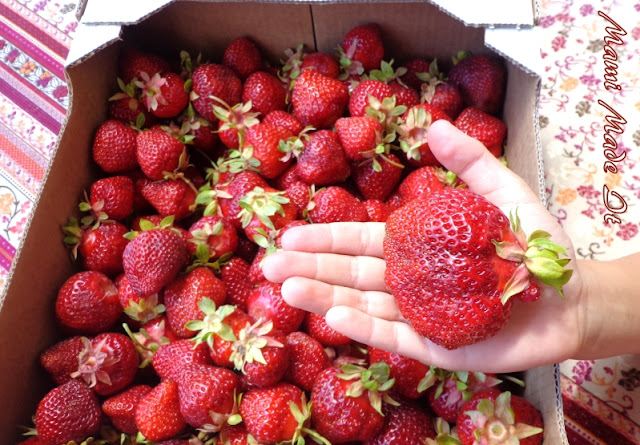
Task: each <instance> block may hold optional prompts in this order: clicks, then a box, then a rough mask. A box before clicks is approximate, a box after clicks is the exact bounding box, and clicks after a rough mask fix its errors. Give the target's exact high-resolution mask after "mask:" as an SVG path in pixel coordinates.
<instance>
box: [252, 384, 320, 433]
mask: <svg viewBox="0 0 640 445" xmlns="http://www.w3.org/2000/svg"><path fill="white" fill-rule="evenodd" d="M240 414H241V415H242V420H243V422H244V424H245V425H246V428H247V432H248V433H249V434H251V435H252V436H253V437H254V438H255V439H256V440H258V441H260V442H263V443H283V442H291V443H297V442H298V441H300V440H302V441H304V438H303V437H304V436H306V435H307V434H308V433H309V432H311V434H312V435H313V434H314V432H312V431H310V430H309V429H308V427H307V425H306V424H308V423H309V417H310V413H309V406H308V404H307V400H306V396H305V395H304V393H303V392H302V390H301V389H300V388H298V387H297V386H294V385H292V384H290V383H279V384H277V385H275V386H271V387H269V388H254V389H250V390H249V391H247V392H246V393H245V394H244V395H243V396H242V401H241V403H240ZM315 434H316V435H317V433H315Z"/></svg>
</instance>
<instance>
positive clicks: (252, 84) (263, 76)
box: [242, 71, 287, 116]
mask: <svg viewBox="0 0 640 445" xmlns="http://www.w3.org/2000/svg"><path fill="white" fill-rule="evenodd" d="M242 101H243V102H245V103H247V102H249V101H251V104H252V108H253V110H255V111H257V112H259V113H260V114H262V115H263V116H266V115H267V114H269V113H270V112H271V111H275V110H284V109H285V108H286V107H287V91H286V90H285V88H284V85H283V84H282V82H281V81H280V79H278V78H277V77H276V76H273V75H271V74H269V73H267V72H266V71H256V72H254V73H253V74H251V75H250V76H249V77H247V80H245V82H244V85H243V87H242Z"/></svg>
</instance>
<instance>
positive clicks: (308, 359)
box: [284, 331, 331, 391]
mask: <svg viewBox="0 0 640 445" xmlns="http://www.w3.org/2000/svg"><path fill="white" fill-rule="evenodd" d="M286 345H287V348H288V349H289V367H288V368H287V372H286V374H285V376H284V379H285V380H287V381H288V382H291V383H293V384H295V385H297V386H299V387H300V388H302V389H304V390H305V391H311V388H313V382H315V380H316V378H317V377H318V374H319V373H320V372H321V371H322V370H323V369H325V368H328V367H329V366H331V361H330V360H329V356H328V355H327V353H326V351H325V350H324V348H323V347H322V344H321V343H320V342H319V341H318V340H316V339H315V338H313V337H311V336H310V335H308V334H305V333H304V332H300V331H296V332H292V333H290V334H289V335H287V338H286Z"/></svg>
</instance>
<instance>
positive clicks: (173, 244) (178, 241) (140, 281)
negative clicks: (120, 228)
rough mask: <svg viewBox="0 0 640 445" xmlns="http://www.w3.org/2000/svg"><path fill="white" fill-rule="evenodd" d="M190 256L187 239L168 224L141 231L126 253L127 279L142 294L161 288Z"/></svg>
mask: <svg viewBox="0 0 640 445" xmlns="http://www.w3.org/2000/svg"><path fill="white" fill-rule="evenodd" d="M188 258H189V253H188V250H187V245H186V241H185V240H184V239H183V238H182V237H181V236H180V235H178V234H177V233H176V232H174V231H173V230H171V229H168V228H167V229H152V230H147V231H143V232H141V233H140V234H138V235H137V236H136V237H135V238H134V239H133V240H132V241H130V242H129V244H127V247H126V249H125V250H124V253H123V255H122V261H123V265H124V272H125V273H126V274H127V279H128V280H129V283H130V284H131V287H132V288H133V291H134V292H135V293H137V294H138V295H140V296H142V297H145V296H147V295H151V294H155V293H157V292H159V291H160V290H161V289H162V288H163V287H164V286H166V285H167V284H169V283H170V282H171V281H173V279H174V278H175V277H176V275H177V274H178V272H180V270H181V269H182V267H183V266H184V265H185V263H186V261H187V259H188Z"/></svg>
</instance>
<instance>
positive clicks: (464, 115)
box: [454, 108, 507, 158]
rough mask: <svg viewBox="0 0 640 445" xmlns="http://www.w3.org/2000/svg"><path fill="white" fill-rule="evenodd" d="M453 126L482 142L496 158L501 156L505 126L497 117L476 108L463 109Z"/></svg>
mask: <svg viewBox="0 0 640 445" xmlns="http://www.w3.org/2000/svg"><path fill="white" fill-rule="evenodd" d="M454 125H455V126H456V128H457V129H458V130H461V131H462V132H463V133H465V134H467V135H468V136H471V137H472V138H474V139H477V140H479V141H480V142H482V144H483V145H484V146H485V147H487V150H489V151H490V152H491V154H493V155H494V156H495V157H496V158H498V157H500V156H501V155H502V145H503V144H504V138H505V136H506V135H507V126H506V125H505V124H504V122H502V121H501V120H500V119H498V118H497V117H494V116H491V115H490V114H487V113H485V112H483V111H481V110H478V109H476V108H465V109H464V110H462V112H461V113H460V115H458V118H457V119H456V120H455V121H454Z"/></svg>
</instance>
